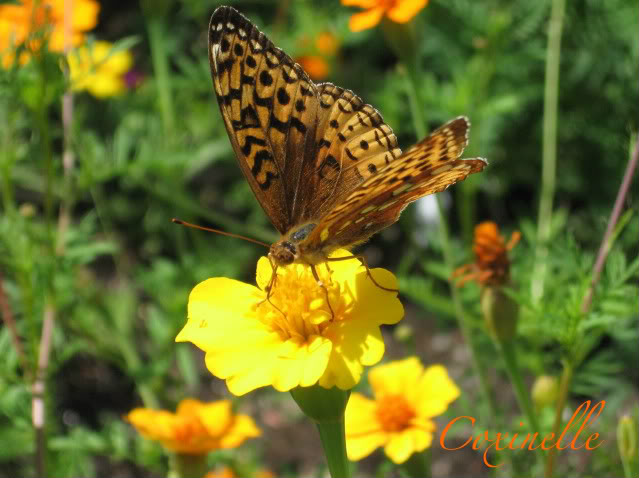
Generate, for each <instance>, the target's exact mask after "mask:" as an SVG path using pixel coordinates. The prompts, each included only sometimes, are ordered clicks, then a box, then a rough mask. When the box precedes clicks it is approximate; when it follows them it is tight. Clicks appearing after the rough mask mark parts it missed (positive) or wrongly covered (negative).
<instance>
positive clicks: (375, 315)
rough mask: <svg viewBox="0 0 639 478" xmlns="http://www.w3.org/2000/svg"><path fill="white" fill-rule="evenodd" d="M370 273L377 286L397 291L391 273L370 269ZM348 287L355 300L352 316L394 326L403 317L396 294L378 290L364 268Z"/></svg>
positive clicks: (402, 309) (401, 307)
mask: <svg viewBox="0 0 639 478" xmlns="http://www.w3.org/2000/svg"><path fill="white" fill-rule="evenodd" d="M345 262H350V261H345ZM370 271H371V275H372V276H373V277H374V278H375V281H376V282H377V283H378V284H379V285H381V286H382V287H387V288H389V289H397V278H396V277H395V276H394V275H393V273H392V272H390V271H387V270H386V269H371V270H370ZM338 280H339V279H338ZM349 285H350V286H351V288H352V289H351V290H350V292H351V293H352V294H353V296H354V299H355V308H354V309H353V311H352V315H353V316H356V317H367V318H368V320H373V321H375V323H377V324H396V323H397V322H399V321H400V320H402V318H403V317H404V307H403V306H402V303H401V302H400V301H399V299H398V298H397V292H389V291H386V290H383V289H380V288H379V287H378V286H377V285H375V283H374V282H373V281H372V280H371V279H370V277H368V274H366V269H365V268H364V267H362V270H361V271H360V272H359V273H358V274H357V275H355V276H354V280H353V279H352V278H351V280H350V281H349Z"/></svg>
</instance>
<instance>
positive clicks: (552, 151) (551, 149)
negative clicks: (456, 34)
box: [531, 0, 565, 303]
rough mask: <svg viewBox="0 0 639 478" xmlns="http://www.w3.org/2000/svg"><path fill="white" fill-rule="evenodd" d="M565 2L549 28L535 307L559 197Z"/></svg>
mask: <svg viewBox="0 0 639 478" xmlns="http://www.w3.org/2000/svg"><path fill="white" fill-rule="evenodd" d="M564 10H565V0H553V1H552V9H551V13H550V21H549V24H548V48H547V50H546V79H545V86H544V119H543V138H542V172H541V196H540V198H539V218H538V221H537V245H536V247H535V265H534V269H533V274H532V278H533V280H532V284H531V295H532V300H533V303H536V302H538V301H539V300H540V299H541V297H542V296H543V293H544V281H545V276H546V266H547V257H548V241H549V239H550V226H551V220H552V203H553V197H554V195H555V184H556V170H557V104H558V97H559V59H560V55H561V30H562V27H563V18H564Z"/></svg>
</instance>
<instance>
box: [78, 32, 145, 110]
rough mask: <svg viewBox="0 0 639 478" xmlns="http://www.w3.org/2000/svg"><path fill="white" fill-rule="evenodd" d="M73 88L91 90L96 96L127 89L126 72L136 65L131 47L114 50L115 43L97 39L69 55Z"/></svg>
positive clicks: (117, 92)
mask: <svg viewBox="0 0 639 478" xmlns="http://www.w3.org/2000/svg"><path fill="white" fill-rule="evenodd" d="M67 61H68V63H69V71H70V77H71V88H72V89H73V90H87V91H88V92H89V93H91V94H92V95H93V96H95V97H96V98H106V97H109V96H116V95H119V94H121V93H123V92H124V91H125V90H126V82H125V79H124V75H125V73H126V72H128V71H129V69H130V68H131V66H132V64H133V57H132V55H131V53H130V52H129V51H127V50H120V51H117V52H113V44H112V43H109V42H105V41H97V42H95V43H92V44H91V45H86V46H82V47H80V48H78V49H76V50H73V51H71V52H70V53H69V54H68V55H67Z"/></svg>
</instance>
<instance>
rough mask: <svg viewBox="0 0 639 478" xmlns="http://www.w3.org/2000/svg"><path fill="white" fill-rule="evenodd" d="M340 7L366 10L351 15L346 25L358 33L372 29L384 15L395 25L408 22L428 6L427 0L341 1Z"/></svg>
mask: <svg viewBox="0 0 639 478" xmlns="http://www.w3.org/2000/svg"><path fill="white" fill-rule="evenodd" d="M342 5H344V6H347V7H360V8H364V9H366V11H364V12H361V13H356V14H355V15H353V16H352V17H351V19H350V21H349V23H348V26H349V27H350V29H351V31H354V32H359V31H361V30H366V29H368V28H373V27H374V26H375V25H377V24H378V23H379V22H380V20H381V19H382V17H383V16H384V15H386V16H387V17H388V18H389V19H390V20H392V21H394V22H395V23H406V22H409V21H410V20H411V19H412V18H413V17H414V16H415V15H417V14H418V13H419V11H420V10H422V9H423V8H424V7H426V5H428V0H342Z"/></svg>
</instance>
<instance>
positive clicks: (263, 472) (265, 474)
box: [204, 466, 275, 478]
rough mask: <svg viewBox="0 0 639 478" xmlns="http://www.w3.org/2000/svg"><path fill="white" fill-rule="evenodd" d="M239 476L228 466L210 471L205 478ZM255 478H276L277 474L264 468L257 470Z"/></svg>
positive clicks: (232, 477) (235, 477)
mask: <svg viewBox="0 0 639 478" xmlns="http://www.w3.org/2000/svg"><path fill="white" fill-rule="evenodd" d="M238 476H239V475H237V473H235V471H233V469H232V468H230V467H228V466H224V467H222V468H216V469H214V470H211V471H209V472H208V473H207V474H206V475H204V478H237V477H238ZM253 476H254V478H275V474H274V473H273V472H272V471H271V470H268V469H266V468H262V469H259V470H257V472H256V473H255V475H253Z"/></svg>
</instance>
